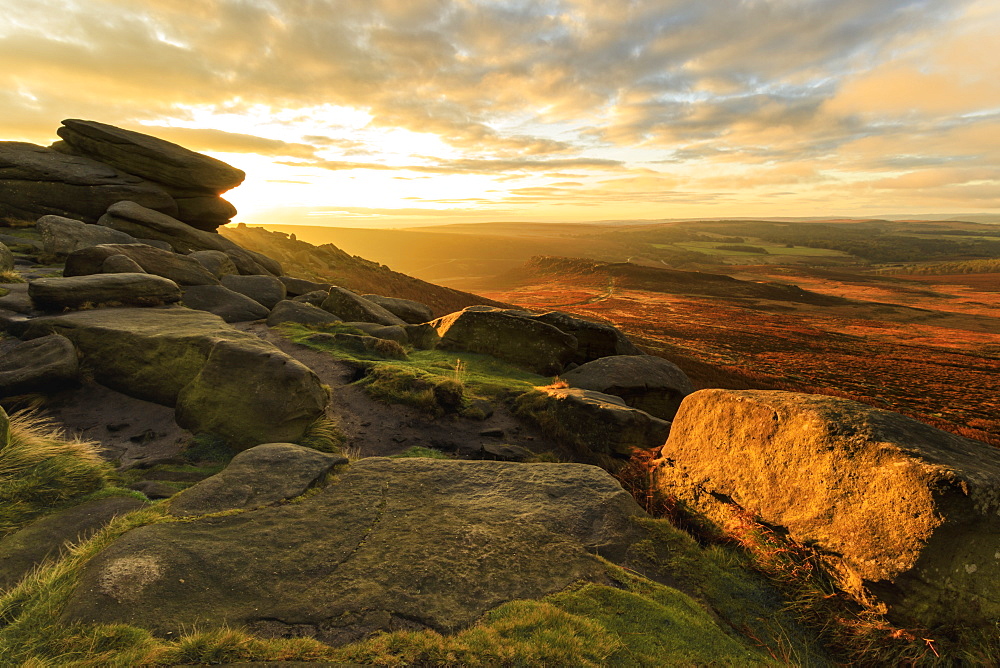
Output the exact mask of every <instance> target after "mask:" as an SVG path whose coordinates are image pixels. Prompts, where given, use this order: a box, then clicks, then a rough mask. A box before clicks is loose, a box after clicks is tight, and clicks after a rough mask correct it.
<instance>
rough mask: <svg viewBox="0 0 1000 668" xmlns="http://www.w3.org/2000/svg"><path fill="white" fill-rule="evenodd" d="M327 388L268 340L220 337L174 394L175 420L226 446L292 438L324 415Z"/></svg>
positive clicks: (327, 395) (274, 441) (308, 370)
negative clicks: (266, 342)
mask: <svg viewBox="0 0 1000 668" xmlns="http://www.w3.org/2000/svg"><path fill="white" fill-rule="evenodd" d="M329 402H330V392H329V390H328V389H327V388H326V387H325V386H324V385H323V384H322V383H321V382H320V380H319V378H318V377H317V376H316V374H315V373H313V372H312V370H311V369H309V368H308V367H307V366H305V365H304V364H302V363H301V362H298V361H297V360H295V359H293V358H291V357H289V356H288V355H286V354H285V353H283V352H281V351H280V350H278V349H277V348H275V347H273V346H270V345H264V344H261V345H247V344H246V343H244V342H242V341H219V342H218V343H216V344H215V346H213V347H212V351H211V353H209V356H208V359H207V360H206V362H205V364H204V366H202V368H201V369H200V370H199V372H198V374H197V375H196V376H195V377H194V378H193V379H192V381H191V382H190V383H188V384H187V385H185V386H184V388H182V389H181V391H180V394H178V396H177V405H176V409H175V411H176V420H177V424H179V425H180V426H182V427H184V428H185V429H188V430H190V431H191V432H193V433H207V434H212V435H214V436H217V437H220V438H222V439H223V440H225V441H226V442H227V443H228V444H229V445H230V447H233V448H236V449H241V450H242V449H246V448H249V447H253V446H255V445H258V444H260V443H278V442H287V441H296V440H298V439H300V438H302V437H303V436H304V435H305V433H306V432H307V431H308V429H309V427H310V426H311V425H312V424H313V423H314V422H316V420H317V419H319V418H320V417H322V416H323V413H324V411H325V409H326V406H327V404H328V403H329Z"/></svg>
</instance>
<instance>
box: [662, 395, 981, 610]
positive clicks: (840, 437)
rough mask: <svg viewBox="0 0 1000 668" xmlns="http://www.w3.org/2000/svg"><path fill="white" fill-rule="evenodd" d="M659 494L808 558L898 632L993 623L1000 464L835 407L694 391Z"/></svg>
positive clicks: (844, 404)
mask: <svg viewBox="0 0 1000 668" xmlns="http://www.w3.org/2000/svg"><path fill="white" fill-rule="evenodd" d="M655 484H656V486H657V488H658V489H659V491H661V492H662V493H664V494H667V495H669V496H675V497H678V498H680V499H682V500H684V501H685V502H687V503H688V504H690V505H691V506H693V507H694V508H695V509H697V510H700V511H701V512H703V513H705V514H706V515H707V516H708V517H709V518H712V519H713V520H714V521H716V522H717V523H719V525H720V526H724V525H725V523H726V522H727V521H728V520H729V518H731V517H732V515H731V513H732V510H733V509H734V508H735V509H737V511H738V512H746V513H750V514H751V515H753V516H756V517H758V518H760V519H761V520H762V521H764V522H766V523H767V524H769V525H773V526H778V527H782V528H783V529H784V530H787V531H788V533H789V535H790V537H791V538H792V539H794V540H795V541H797V542H799V543H803V544H806V545H812V546H814V547H816V548H817V549H818V550H819V551H820V552H821V554H822V555H824V558H825V559H826V561H827V562H828V563H829V564H830V565H831V567H832V569H833V570H834V572H836V573H837V574H838V576H839V578H840V581H841V584H842V586H844V587H845V588H847V589H848V590H849V591H855V592H857V591H859V590H861V588H862V587H867V588H868V589H869V591H870V592H872V593H874V594H876V595H878V596H880V597H881V598H883V600H884V601H885V602H887V603H888V604H889V606H890V613H891V614H892V615H893V616H895V618H896V619H899V620H901V621H902V622H903V623H907V624H921V625H930V626H933V625H937V624H942V623H946V624H951V623H971V624H981V623H984V622H985V623H989V622H988V620H991V619H996V618H997V617H1000V591H998V589H997V588H996V582H997V581H998V579H1000V558H998V556H997V555H1000V519H998V517H1000V515H998V511H1000V452H998V451H997V450H995V449H993V448H990V447H989V446H987V445H985V444H983V443H979V442H977V441H971V440H968V439H964V438H961V437H959V436H955V435H952V434H948V433H945V432H941V431H938V430H936V429H933V428H931V427H928V426H926V425H923V424H921V423H919V422H916V421H915V420H911V419H909V418H906V417H904V416H901V415H897V414H895V413H890V412H888V411H883V410H878V409H875V408H871V407H868V406H865V405H862V404H857V403H854V402H852V401H848V400H846V399H839V398H834V397H826V396H818V395H805V394H795V393H790V392H777V391H735V390H702V391H699V392H696V393H694V394H692V395H690V396H689V397H688V398H686V399H685V400H684V402H683V404H682V405H681V409H680V411H679V412H678V414H677V418H676V419H675V421H674V423H673V429H672V431H671V434H670V438H669V440H668V441H667V443H666V444H665V445H664V446H663V449H662V452H661V459H660V460H659V461H658V462H657V468H656V470H655Z"/></svg>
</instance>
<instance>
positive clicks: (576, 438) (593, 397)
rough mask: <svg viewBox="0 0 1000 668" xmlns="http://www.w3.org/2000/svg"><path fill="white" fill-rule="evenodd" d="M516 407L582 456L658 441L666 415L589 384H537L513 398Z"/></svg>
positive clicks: (620, 452)
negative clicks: (656, 414) (533, 389)
mask: <svg viewBox="0 0 1000 668" xmlns="http://www.w3.org/2000/svg"><path fill="white" fill-rule="evenodd" d="M518 410H519V412H521V413H522V414H527V415H528V416H530V417H532V418H533V419H535V420H536V421H537V422H538V423H539V424H540V425H541V426H542V428H543V429H544V430H545V431H546V432H548V433H549V434H551V435H552V436H553V437H555V438H557V439H558V440H560V441H563V442H565V443H566V444H567V445H569V446H571V447H573V448H575V449H576V450H577V451H578V453H579V454H580V455H582V456H585V457H587V456H592V455H602V456H605V455H606V456H611V457H630V456H631V455H632V454H633V453H634V452H635V450H636V449H649V448H655V447H659V446H660V445H662V444H663V442H664V441H666V440H667V436H668V435H669V434H670V423H669V422H667V421H666V420H661V419H659V418H657V417H653V416H652V415H650V414H649V413H646V412H645V411H641V410H639V409H637V408H632V407H630V406H627V405H626V404H625V402H624V401H622V400H621V399H620V398H619V397H616V396H613V395H610V394H602V393H600V392H594V391H593V390H581V389H577V388H572V387H543V388H538V391H537V392H533V393H529V394H526V395H523V396H522V397H520V398H519V399H518ZM598 461H600V458H599V459H598Z"/></svg>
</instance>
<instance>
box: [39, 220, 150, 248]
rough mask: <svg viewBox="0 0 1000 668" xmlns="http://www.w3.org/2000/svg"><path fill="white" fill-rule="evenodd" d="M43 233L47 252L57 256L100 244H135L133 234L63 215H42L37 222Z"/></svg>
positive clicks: (43, 241) (43, 242)
mask: <svg viewBox="0 0 1000 668" xmlns="http://www.w3.org/2000/svg"><path fill="white" fill-rule="evenodd" d="M35 228H36V229H37V230H38V231H39V232H40V233H41V235H42V244H43V245H44V248H45V253H46V254H47V255H51V256H54V257H57V258H62V257H66V256H67V255H69V254H70V253H72V252H73V251H77V250H80V249H81V248H89V247H91V246H98V245H100V244H134V243H137V240H136V239H135V237H133V236H132V235H131V234H125V233H124V232H119V231H118V230H112V229H111V228H110V227H104V226H103V225H88V224H87V223H84V222H82V221H79V220H73V219H72V218H63V217H62V216H42V217H41V218H39V219H38V221H37V222H36V223H35Z"/></svg>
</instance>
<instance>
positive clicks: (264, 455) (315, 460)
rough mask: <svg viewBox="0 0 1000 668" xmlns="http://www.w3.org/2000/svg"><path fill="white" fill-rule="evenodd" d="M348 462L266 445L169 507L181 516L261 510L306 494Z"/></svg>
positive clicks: (306, 450) (245, 453) (288, 445)
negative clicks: (261, 507) (330, 473)
mask: <svg viewBox="0 0 1000 668" xmlns="http://www.w3.org/2000/svg"><path fill="white" fill-rule="evenodd" d="M346 463H347V458H346V457H341V456H339V455H331V454H327V453H325V452H319V451H317V450H312V449H310V448H304V447H302V446H301V445H294V444H292V443H265V444H263V445H258V446H256V447H253V448H250V449H249V450H244V451H243V452H241V453H239V454H238V455H236V456H235V457H233V459H232V461H231V462H229V465H228V466H226V468H225V469H224V470H223V471H221V472H220V473H217V474H216V475H214V476H212V477H211V478H207V479H205V480H202V481H201V482H199V483H198V484H196V485H194V486H193V487H189V488H188V489H186V490H184V491H183V492H181V493H180V494H179V495H177V497H176V498H175V499H174V500H173V501H172V502H171V503H170V514H172V515H177V516H179V517H187V516H190V515H205V514H207V513H218V512H221V511H224V510H237V509H240V508H256V507H260V506H266V505H270V504H272V503H276V502H278V501H284V500H285V499H293V498H295V497H297V496H301V495H302V494H304V493H305V492H306V491H307V490H308V489H309V488H310V487H312V486H313V485H315V484H316V483H317V482H319V481H321V480H322V479H323V478H324V477H325V476H326V474H327V473H328V472H329V471H330V470H331V469H332V468H333V467H335V466H338V465H341V464H346Z"/></svg>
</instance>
